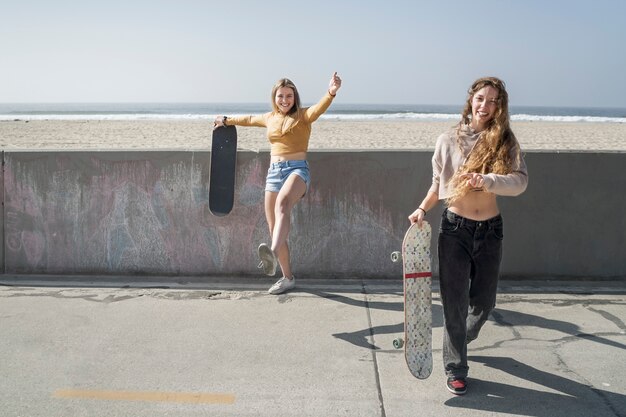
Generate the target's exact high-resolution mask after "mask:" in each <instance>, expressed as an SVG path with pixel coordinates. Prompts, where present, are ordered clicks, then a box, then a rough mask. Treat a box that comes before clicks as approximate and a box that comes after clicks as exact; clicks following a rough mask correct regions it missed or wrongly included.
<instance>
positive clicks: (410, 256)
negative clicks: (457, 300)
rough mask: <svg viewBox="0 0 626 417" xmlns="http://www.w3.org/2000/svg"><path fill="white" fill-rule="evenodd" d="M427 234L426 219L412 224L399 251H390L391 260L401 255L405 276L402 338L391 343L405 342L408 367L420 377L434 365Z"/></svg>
mask: <svg viewBox="0 0 626 417" xmlns="http://www.w3.org/2000/svg"><path fill="white" fill-rule="evenodd" d="M430 236H431V228H430V224H428V222H426V221H423V222H422V226H421V227H420V226H418V225H417V224H413V225H411V227H409V229H408V230H407V232H406V234H405V235H404V240H403V241H402V253H399V252H394V253H392V254H391V259H392V260H393V261H394V262H398V261H399V260H400V257H401V258H402V269H403V277H404V279H403V281H404V284H403V286H404V340H403V339H402V338H397V339H395V340H394V341H393V345H394V346H395V347H396V348H397V349H399V348H401V347H402V346H403V345H404V357H405V359H406V363H407V365H408V367H409V371H411V373H412V374H413V376H415V377H416V378H419V379H425V378H428V377H429V376H430V373H431V372H432V369H433V355H432V308H431V302H432V293H431V291H432V290H431V282H432V274H431V269H430Z"/></svg>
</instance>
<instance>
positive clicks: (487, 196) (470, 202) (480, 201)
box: [448, 191, 500, 221]
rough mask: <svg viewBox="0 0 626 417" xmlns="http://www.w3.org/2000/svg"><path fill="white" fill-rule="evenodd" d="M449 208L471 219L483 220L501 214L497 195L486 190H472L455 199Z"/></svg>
mask: <svg viewBox="0 0 626 417" xmlns="http://www.w3.org/2000/svg"><path fill="white" fill-rule="evenodd" d="M448 210H450V211H451V212H453V213H455V214H458V215H459V216H461V217H465V218H466V219H470V220H477V221H483V220H487V219H491V218H492V217H495V216H497V215H498V214H500V210H499V209H498V203H497V202H496V195H495V194H493V193H489V192H486V191H472V192H469V193H467V194H466V195H465V196H464V197H463V198H461V199H460V200H457V201H455V202H454V203H452V204H451V205H450V207H448Z"/></svg>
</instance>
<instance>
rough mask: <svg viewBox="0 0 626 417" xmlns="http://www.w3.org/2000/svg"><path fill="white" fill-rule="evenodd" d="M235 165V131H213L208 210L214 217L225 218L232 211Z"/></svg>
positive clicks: (225, 128) (231, 129)
mask: <svg viewBox="0 0 626 417" xmlns="http://www.w3.org/2000/svg"><path fill="white" fill-rule="evenodd" d="M236 165H237V129H236V128H235V126H224V127H218V128H217V129H215V130H213V141H212V143H211V176H210V180H209V210H211V213H212V214H214V215H215V216H225V215H227V214H228V213H230V211H231V210H232V209H233V203H234V201H235V167H236Z"/></svg>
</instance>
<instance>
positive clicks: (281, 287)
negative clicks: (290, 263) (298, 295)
mask: <svg viewBox="0 0 626 417" xmlns="http://www.w3.org/2000/svg"><path fill="white" fill-rule="evenodd" d="M295 286H296V277H293V278H291V279H289V278H287V277H282V278H281V279H279V280H278V281H276V284H274V285H272V286H271V287H270V289H269V290H267V292H268V293H269V294H273V295H276V294H281V293H283V292H285V291H287V290H290V289H292V288H293V287H295Z"/></svg>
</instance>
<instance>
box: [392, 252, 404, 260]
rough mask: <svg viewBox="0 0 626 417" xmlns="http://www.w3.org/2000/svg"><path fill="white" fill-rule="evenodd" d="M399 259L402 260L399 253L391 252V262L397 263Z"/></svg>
mask: <svg viewBox="0 0 626 417" xmlns="http://www.w3.org/2000/svg"><path fill="white" fill-rule="evenodd" d="M400 258H402V254H401V253H400V252H398V251H395V252H391V262H398V261H399V260H400Z"/></svg>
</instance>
